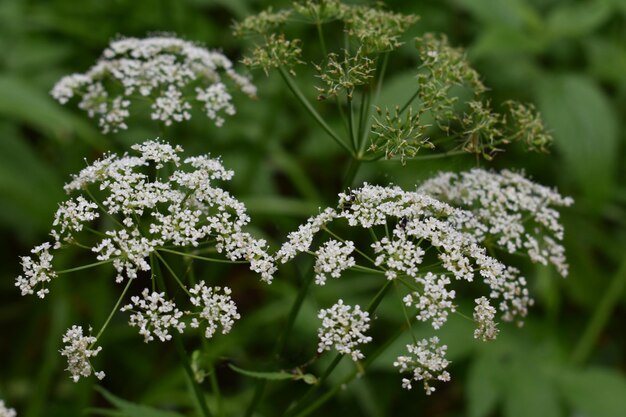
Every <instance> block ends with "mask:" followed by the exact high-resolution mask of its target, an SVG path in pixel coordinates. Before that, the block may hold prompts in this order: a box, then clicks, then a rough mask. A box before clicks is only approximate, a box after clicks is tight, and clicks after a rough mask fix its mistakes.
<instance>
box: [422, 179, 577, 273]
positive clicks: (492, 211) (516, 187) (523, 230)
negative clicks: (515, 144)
mask: <svg viewBox="0 0 626 417" xmlns="http://www.w3.org/2000/svg"><path fill="white" fill-rule="evenodd" d="M418 191H419V192H422V193H425V194H429V195H432V196H433V197H435V198H438V199H440V200H442V201H446V202H449V203H450V204H452V205H454V206H459V207H461V208H466V209H468V210H471V211H472V213H473V214H474V215H475V216H476V218H478V219H479V220H480V222H481V223H483V224H485V225H486V226H487V230H486V236H489V237H493V238H494V240H495V241H496V242H497V244H498V246H500V247H502V248H503V249H505V250H507V251H508V252H509V253H515V252H518V251H521V250H525V251H526V253H527V254H528V256H529V257H530V259H531V260H532V261H533V262H539V263H541V264H544V265H547V264H548V263H551V264H553V265H554V266H555V267H556V268H557V270H558V271H559V273H560V274H561V275H563V276H566V275H567V270H568V265H567V262H566V260H565V254H564V249H563V246H562V245H561V244H560V243H558V242H559V241H561V240H562V239H563V226H562V225H561V223H560V222H559V212H558V211H557V210H556V209H555V207H566V206H570V205H571V204H573V200H572V199H571V198H569V197H562V196H561V195H560V194H559V193H558V192H556V191H555V190H552V189H550V188H548V187H544V186H542V185H539V184H536V183H534V182H532V181H530V180H529V179H527V178H525V177H524V176H523V175H522V174H519V173H515V172H512V171H508V170H503V171H502V172H500V173H495V172H490V171H486V170H483V169H478V168H475V169H472V170H471V171H467V172H462V173H460V174H455V173H450V172H445V173H441V174H439V175H438V176H436V177H435V178H432V179H430V180H428V181H426V182H425V183H424V184H422V185H421V186H420V187H419V189H418Z"/></svg>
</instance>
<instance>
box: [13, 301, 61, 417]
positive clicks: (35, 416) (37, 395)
mask: <svg viewBox="0 0 626 417" xmlns="http://www.w3.org/2000/svg"><path fill="white" fill-rule="evenodd" d="M68 305H69V303H67V302H66V299H65V297H62V296H61V294H59V295H58V296H57V297H56V299H54V302H53V303H50V304H49V308H50V324H49V327H48V328H47V331H48V335H49V336H51V335H54V336H57V335H60V334H62V333H63V327H64V326H66V323H67V320H68V319H67V317H68V309H67V307H68ZM44 340H45V353H44V357H43V360H42V361H41V362H38V364H37V365H38V368H39V372H38V373H37V379H36V383H35V384H34V385H33V387H34V389H33V390H32V392H31V393H30V395H31V397H30V399H29V401H28V402H27V404H28V406H27V408H26V410H25V412H24V416H25V417H39V416H42V415H45V414H46V413H45V412H44V411H43V410H44V409H45V404H46V398H47V396H48V392H49V391H50V386H51V384H52V379H53V377H54V375H55V370H56V368H57V362H58V360H59V341H60V338H58V339H57V337H47V338H46V339H44Z"/></svg>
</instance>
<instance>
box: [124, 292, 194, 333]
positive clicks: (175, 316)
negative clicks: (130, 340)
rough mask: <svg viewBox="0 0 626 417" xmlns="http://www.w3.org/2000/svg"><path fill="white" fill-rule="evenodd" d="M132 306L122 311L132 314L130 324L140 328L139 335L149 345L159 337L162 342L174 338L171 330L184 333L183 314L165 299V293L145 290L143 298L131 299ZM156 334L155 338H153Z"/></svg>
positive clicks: (135, 297)
mask: <svg viewBox="0 0 626 417" xmlns="http://www.w3.org/2000/svg"><path fill="white" fill-rule="evenodd" d="M131 301H132V303H131V304H127V305H125V306H124V307H122V308H121V309H120V311H130V312H132V314H131V316H130V321H129V322H128V324H129V325H130V326H131V327H139V334H140V335H142V336H143V337H144V342H146V343H148V342H151V341H153V340H154V336H156V337H158V338H159V339H160V340H161V342H165V341H167V340H170V339H171V338H172V335H171V334H170V333H169V329H170V328H173V329H176V330H178V332H179V333H182V332H183V331H184V330H185V323H184V322H183V321H181V320H180V318H181V317H182V315H183V312H182V311H180V310H179V309H178V308H176V305H175V304H174V303H173V302H172V301H168V300H166V299H165V293H162V292H161V293H158V292H153V293H150V290H148V289H147V288H145V289H144V290H143V292H142V293H141V297H138V296H134V297H131ZM153 334H154V336H153Z"/></svg>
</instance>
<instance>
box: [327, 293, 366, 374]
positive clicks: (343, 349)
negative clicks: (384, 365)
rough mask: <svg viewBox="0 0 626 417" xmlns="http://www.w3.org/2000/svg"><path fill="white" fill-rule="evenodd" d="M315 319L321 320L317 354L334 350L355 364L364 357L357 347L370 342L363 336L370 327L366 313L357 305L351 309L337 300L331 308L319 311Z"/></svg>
mask: <svg viewBox="0 0 626 417" xmlns="http://www.w3.org/2000/svg"><path fill="white" fill-rule="evenodd" d="M317 317H318V318H320V319H321V320H322V327H320V329H319V330H318V337H319V345H318V347H317V351H318V352H319V353H321V352H324V351H325V350H330V349H331V348H334V349H335V350H337V352H339V353H341V354H343V355H350V356H351V357H352V360H353V361H355V362H356V361H358V360H359V359H363V358H364V357H365V356H364V355H363V354H362V353H361V350H360V349H357V347H358V346H359V345H362V344H365V343H369V342H371V341H372V338H371V337H370V336H366V335H365V332H367V331H368V330H369V327H370V325H369V321H370V317H369V313H368V312H367V311H362V310H361V307H359V306H358V305H356V306H354V309H353V308H352V306H349V305H346V304H344V303H343V300H339V301H338V302H337V303H336V304H335V305H333V306H332V307H331V308H329V309H325V310H324V309H323V310H320V312H319V314H318V316H317Z"/></svg>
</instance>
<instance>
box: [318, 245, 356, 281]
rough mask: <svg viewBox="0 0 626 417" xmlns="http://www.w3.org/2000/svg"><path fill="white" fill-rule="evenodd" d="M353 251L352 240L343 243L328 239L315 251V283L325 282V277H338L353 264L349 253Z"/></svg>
mask: <svg viewBox="0 0 626 417" xmlns="http://www.w3.org/2000/svg"><path fill="white" fill-rule="evenodd" d="M353 251H354V242H351V241H347V242H345V243H342V242H339V241H337V240H329V241H328V242H326V243H324V244H323V245H322V246H321V247H320V248H319V249H318V250H317V252H316V253H315V283H316V284H317V285H324V284H326V277H327V275H330V276H331V277H333V278H339V277H340V276H341V273H342V272H343V271H345V270H346V269H348V268H351V267H353V266H354V265H355V262H354V258H353V257H352V256H350V254H351V253H352V252H353Z"/></svg>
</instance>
